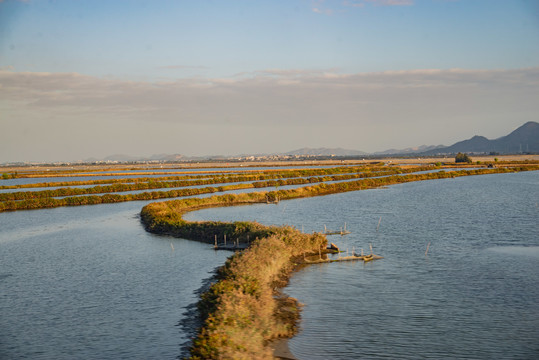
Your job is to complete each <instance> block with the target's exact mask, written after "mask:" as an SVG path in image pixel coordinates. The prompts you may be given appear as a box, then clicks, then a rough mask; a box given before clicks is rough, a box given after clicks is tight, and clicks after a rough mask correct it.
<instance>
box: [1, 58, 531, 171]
mask: <svg viewBox="0 0 539 360" xmlns="http://www.w3.org/2000/svg"><path fill="white" fill-rule="evenodd" d="M0 84H1V85H0V86H1V87H0V92H1V93H2V99H1V100H0V114H3V115H0V122H1V123H2V127H3V128H8V129H10V131H7V132H6V131H4V132H2V135H0V143H1V144H2V145H0V147H2V146H4V147H6V148H2V149H0V150H2V151H0V152H1V153H3V154H5V156H7V155H8V154H16V153H17V151H19V150H20V148H21V146H20V141H26V140H28V141H30V139H32V141H34V142H37V144H39V143H40V141H43V139H46V138H48V137H49V138H50V137H52V138H54V137H55V136H59V134H61V133H62V131H63V130H61V129H66V130H65V131H66V132H67V129H70V131H71V132H75V133H77V132H81V131H82V133H81V135H80V139H79V141H80V143H77V146H81V144H84V143H88V145H87V146H88V148H91V146H90V143H93V142H94V141H95V140H96V139H101V138H103V137H105V138H107V136H111V137H112V138H114V139H115V140H114V141H113V142H115V143H116V144H117V145H118V146H120V145H122V146H123V147H122V148H123V149H127V148H129V146H127V145H126V144H127V143H129V141H130V140H129V139H131V140H132V141H135V140H136V144H137V145H136V148H139V145H138V144H147V146H148V147H152V148H155V147H159V146H161V147H162V146H164V144H166V143H167V142H170V146H171V147H172V145H173V144H174V146H179V144H181V146H180V148H179V149H178V148H174V150H172V149H170V150H167V149H161V148H160V149H159V150H160V151H157V150H156V151H155V152H166V151H170V152H183V153H189V154H195V155H196V154H208V153H222V154H226V153H228V154H234V153H244V152H274V151H286V150H290V149H293V148H296V147H301V146H313V147H314V146H328V147H337V146H341V147H348V148H355V149H359V150H365V151H377V150H384V149H386V148H390V147H399V146H402V147H407V146H416V145H420V144H423V143H425V142H427V141H431V142H432V143H435V144H438V143H445V144H450V143H451V141H453V140H455V141H457V140H461V139H463V138H466V137H469V136H471V135H472V134H475V133H480V134H482V135H485V136H489V135H490V134H488V133H485V132H484V131H485V130H484V129H490V130H491V131H493V132H494V134H493V135H494V137H496V134H497V133H496V130H498V131H499V132H498V133H499V134H500V135H501V134H504V133H507V130H508V129H507V126H508V124H509V123H510V122H512V123H511V124H513V123H514V125H511V126H510V127H509V129H512V128H516V127H517V126H519V125H521V124H522V123H524V122H526V121H529V120H536V114H537V113H539V105H538V104H537V101H536V99H537V97H538V96H539V68H529V69H516V70H466V69H449V70H439V69H427V70H412V71H386V72H378V73H358V74H341V73H338V72H335V71H332V69H328V70H302V69H296V70H281V69H267V70H262V71H258V72H256V73H252V74H243V75H242V76H238V77H235V78H216V79H182V80H175V81H166V82H165V81H162V82H133V81H122V80H110V79H102V78H96V77H91V76H85V75H81V74H76V73H30V72H14V71H0ZM44 122H47V124H50V127H47V126H45V127H44V128H41V126H44V125H39V126H38V124H44ZM36 128H40V131H39V133H37V132H36V133H35V134H34V138H32V137H31V136H30V137H28V136H27V137H26V138H25V139H26V140H21V138H19V139H18V142H14V141H15V140H10V139H11V137H12V136H13V133H15V134H23V133H24V132H25V131H26V132H27V133H28V132H30V133H33V130H32V129H36ZM157 129H159V130H157ZM417 129H422V131H421V132H418V131H417ZM463 130H466V131H463ZM104 131H105V132H106V133H107V134H106V135H105V134H104ZM154 133H159V134H160V136H159V137H156V138H155V139H153V138H152V134H154ZM173 134H174V135H175V137H176V139H175V140H173V139H174V136H173ZM224 134H227V135H226V138H227V142H225V143H223V141H222V137H223V135H224ZM262 134H264V135H263V136H261V135H262ZM64 135H65V136H71V135H68V134H64ZM442 135H443V136H442ZM424 138H427V139H424ZM39 139H41V140H39ZM107 139H108V138H107ZM152 139H153V140H152ZM178 139H182V140H181V141H180V142H178ZM200 139H204V141H203V142H201V141H200ZM428 139H431V140H428ZM165 140H169V141H165ZM57 141H59V142H60V143H61V142H62V141H63V140H61V139H57ZM105 143H106V141H105ZM6 144H7V145H6ZM10 144H11V145H10ZM109 145H110V144H109ZM27 146H28V147H31V146H32V145H31V144H28V145H27ZM65 146H67V145H65ZM110 146H111V145H110ZM133 146H134V145H133ZM103 151H104V150H103ZM118 151H120V152H126V151H122V150H121V149H116V148H114V149H113V148H110V150H109V151H107V152H106V154H110V153H112V152H118ZM145 151H146V152H150V150H149V149H146V150H145ZM135 153H137V152H135ZM138 153H140V150H139V152H138ZM151 153H153V152H150V154H151ZM87 156H88V157H89V156H90V154H88V155H87ZM2 160H6V159H0V161H2ZM8 160H9V159H8Z"/></svg>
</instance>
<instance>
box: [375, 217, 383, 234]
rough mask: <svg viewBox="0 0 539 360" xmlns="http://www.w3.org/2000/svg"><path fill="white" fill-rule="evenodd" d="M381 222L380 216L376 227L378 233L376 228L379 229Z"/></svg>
mask: <svg viewBox="0 0 539 360" xmlns="http://www.w3.org/2000/svg"><path fill="white" fill-rule="evenodd" d="M381 222H382V217H381V216H380V220H378V225H377V226H376V231H378V228H379V227H380V223H381Z"/></svg>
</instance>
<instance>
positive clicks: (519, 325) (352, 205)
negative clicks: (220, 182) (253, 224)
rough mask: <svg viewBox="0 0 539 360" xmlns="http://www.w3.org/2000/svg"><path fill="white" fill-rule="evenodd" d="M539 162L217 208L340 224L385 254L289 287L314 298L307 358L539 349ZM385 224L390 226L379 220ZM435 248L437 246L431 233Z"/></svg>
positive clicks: (489, 354) (229, 214) (510, 355)
mask: <svg viewBox="0 0 539 360" xmlns="http://www.w3.org/2000/svg"><path fill="white" fill-rule="evenodd" d="M538 203H539V172H530V173H519V174H500V175H485V176H475V177H463V178H457V179H445V180H436V181H423V182H415V183H408V184H402V185H396V186H390V187H388V188H385V189H375V190H367V191H359V192H353V193H345V194H337V195H331V196H326V197H322V198H309V199H300V200H295V201H290V202H281V203H280V204H279V205H277V206H274V207H270V206H258V205H257V206H250V207H237V208H226V209H209V210H203V211H200V212H197V213H193V214H190V215H189V216H190V217H193V218H204V219H217V218H219V219H223V220H234V219H250V220H257V221H260V222H262V223H269V224H291V225H294V226H295V227H297V228H299V229H302V228H303V229H304V231H307V232H311V231H322V230H323V226H324V225H326V226H327V227H328V228H331V229H339V227H342V226H343V224H344V223H345V222H346V224H347V229H349V230H351V231H352V234H350V235H347V236H343V237H341V236H332V237H330V241H332V242H335V243H336V244H337V245H339V246H340V247H341V249H345V250H346V249H348V250H349V251H352V249H354V250H355V251H356V252H359V251H361V249H363V250H364V251H365V252H370V250H369V248H370V244H372V246H373V248H374V252H375V253H377V254H380V255H382V256H384V257H385V258H384V259H383V260H379V261H375V262H371V263H367V264H363V263H360V262H356V263H340V264H321V265H314V266H309V267H307V268H305V269H302V270H301V271H299V272H297V273H296V274H294V276H293V277H292V279H291V282H290V285H289V286H288V287H287V288H286V289H285V291H286V292H287V293H288V294H290V295H291V296H293V297H296V298H298V299H299V301H300V302H302V303H304V304H305V307H304V309H303V312H302V324H301V325H302V331H301V332H300V334H299V335H298V336H296V337H295V338H293V339H292V340H291V341H290V348H291V351H292V352H293V353H294V355H296V356H297V357H298V358H299V359H355V358H361V357H364V358H391V359H400V358H409V359H417V358H430V359H438V358H466V359H492V358H497V359H499V358H504V359H534V358H538V356H539V342H537V339H539V302H538V301H537V299H539V286H538V285H539V205H538ZM377 229H378V230H377ZM429 243H430V246H429V251H428V254H427V256H425V252H426V249H427V246H428V244H429Z"/></svg>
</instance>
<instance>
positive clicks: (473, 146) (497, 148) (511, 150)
mask: <svg viewBox="0 0 539 360" xmlns="http://www.w3.org/2000/svg"><path fill="white" fill-rule="evenodd" d="M459 152H463V153H491V152H495V153H500V154H518V153H538V152H539V123H537V122H535V121H530V122H527V123H525V124H524V125H522V126H521V127H519V128H518V129H516V130H515V131H513V132H512V133H510V134H509V135H506V136H502V137H501V138H498V139H495V140H489V139H487V138H486V137H484V136H477V135H476V136H474V137H472V138H471V139H468V140H464V141H459V142H457V143H455V144H453V145H451V146H448V147H443V148H437V149H431V150H428V151H425V152H423V153H422V154H424V155H434V154H456V153H459Z"/></svg>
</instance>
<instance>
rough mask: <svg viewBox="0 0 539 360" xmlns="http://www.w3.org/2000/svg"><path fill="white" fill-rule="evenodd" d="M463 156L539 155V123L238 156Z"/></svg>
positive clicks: (159, 157) (120, 158) (176, 157)
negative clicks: (430, 139)
mask: <svg viewBox="0 0 539 360" xmlns="http://www.w3.org/2000/svg"><path fill="white" fill-rule="evenodd" d="M459 152H463V153H486V154H489V153H498V154H519V153H539V123H537V122H535V121H530V122H527V123H526V124H524V125H522V126H521V127H519V128H518V129H516V130H515V131H513V132H512V133H510V134H509V135H506V136H502V137H500V138H498V139H494V140H489V139H487V138H486V137H484V136H477V135H476V136H474V137H472V138H471V139H468V140H464V141H460V142H457V143H455V144H453V145H451V146H444V145H421V146H418V147H413V148H406V149H389V150H386V151H380V152H376V153H372V154H369V153H366V152H364V151H359V150H350V149H342V148H302V149H297V150H293V151H289V152H286V153H281V154H271V155H270V154H257V155H239V156H237V157H240V156H241V157H244V158H245V157H249V156H255V157H257V156H341V157H342V156H388V155H418V156H429V155H431V156H432V155H445V154H456V153H459ZM227 158H232V157H226V156H206V157H186V156H183V155H180V154H172V155H170V154H156V155H152V156H150V157H136V156H130V155H121V154H116V155H111V156H107V157H106V158H104V159H100V160H98V159H86V160H85V161H86V162H96V161H116V162H130V161H185V160H205V159H206V160H207V159H227Z"/></svg>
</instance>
